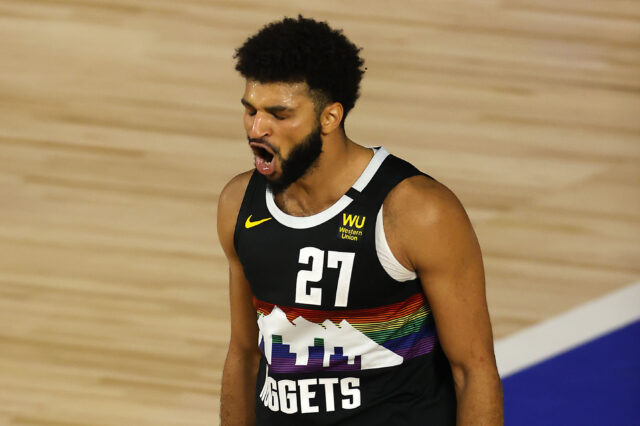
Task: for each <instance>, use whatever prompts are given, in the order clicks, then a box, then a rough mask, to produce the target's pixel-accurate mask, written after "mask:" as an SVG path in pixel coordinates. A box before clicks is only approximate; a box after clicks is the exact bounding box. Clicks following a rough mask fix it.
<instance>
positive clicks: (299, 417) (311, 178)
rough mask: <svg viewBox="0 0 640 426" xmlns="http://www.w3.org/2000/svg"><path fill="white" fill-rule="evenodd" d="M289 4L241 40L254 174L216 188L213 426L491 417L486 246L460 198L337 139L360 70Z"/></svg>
mask: <svg viewBox="0 0 640 426" xmlns="http://www.w3.org/2000/svg"><path fill="white" fill-rule="evenodd" d="M359 51H360V49H358V48H357V47H356V46H355V45H354V44H353V43H351V42H350V41H349V40H348V39H347V38H346V37H345V36H344V35H343V34H342V32H341V31H336V30H333V29H331V28H330V27H329V26H328V25H327V24H326V23H324V22H317V21H314V20H311V19H305V18H303V17H298V18H297V19H290V18H286V19H284V20H282V21H278V22H274V23H271V24H269V25H267V26H265V27H264V28H262V29H261V30H260V31H259V32H258V33H257V34H255V35H254V36H252V37H250V38H249V39H247V41H246V42H245V43H244V44H243V45H242V46H241V47H240V48H239V49H238V50H237V51H236V55H235V58H236V59H237V64H236V69H237V70H238V71H239V72H240V73H241V74H242V76H243V77H245V78H246V88H245V91H244V95H243V96H242V104H243V105H244V126H245V130H246V132H247V136H248V142H249V147H250V149H251V150H252V151H253V155H254V157H255V169H253V170H251V171H248V172H246V173H242V174H240V175H238V176H236V177H235V178H233V179H232V180H231V181H230V182H229V183H228V184H227V186H226V187H225V188H224V190H223V191H222V194H221V195H220V201H219V207H218V233H219V237H220V241H221V244H222V247H223V249H224V251H225V254H226V256H227V258H228V260H229V271H230V278H229V279H230V295H231V342H230V344H229V352H228V354H227V359H226V363H225V366H224V372H223V380H222V397H221V417H222V424H223V425H248V424H259V425H432V426H436V425H455V424H457V425H500V424H502V422H503V420H502V418H503V415H502V389H501V384H500V380H499V377H498V373H497V370H496V365H495V358H494V353H493V342H492V333H491V325H490V322H489V315H488V311H487V304H486V298H485V287H484V272H483V266H482V258H481V254H480V248H479V246H478V242H477V240H476V237H475V234H474V232H473V229H472V228H471V224H470V222H469V219H468V218H467V215H466V214H465V211H464V209H463V208H462V206H461V205H460V202H459V201H458V199H457V198H456V197H455V196H454V195H453V194H452V193H451V191H449V190H448V189H447V188H446V187H445V186H444V185H442V184H440V183H439V182H437V181H435V180H434V179H432V178H430V177H429V176H427V175H425V174H424V173H422V172H420V171H419V170H417V169H416V168H414V167H413V166H412V165H410V164H409V163H407V162H405V161H403V160H401V159H399V158H396V157H394V156H392V155H390V154H389V153H388V152H387V151H386V150H385V149H384V148H382V147H374V148H367V147H364V146H361V145H358V144H356V143H355V142H353V141H352V140H350V139H349V138H348V137H347V136H346V134H345V126H344V122H345V118H346V117H347V114H348V113H349V111H350V110H351V108H352V107H353V106H354V103H355V101H356V99H357V97H358V91H359V84H360V80H361V77H362V74H363V60H362V59H361V58H360V57H359Z"/></svg>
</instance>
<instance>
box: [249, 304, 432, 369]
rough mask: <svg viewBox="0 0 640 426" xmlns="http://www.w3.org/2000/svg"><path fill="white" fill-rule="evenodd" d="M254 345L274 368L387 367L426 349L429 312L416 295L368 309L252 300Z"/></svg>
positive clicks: (429, 341)
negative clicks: (322, 308) (255, 329)
mask: <svg viewBox="0 0 640 426" xmlns="http://www.w3.org/2000/svg"><path fill="white" fill-rule="evenodd" d="M254 304H255V305H256V308H257V310H258V327H259V337H258V344H259V346H260V350H261V351H262V352H263V354H264V356H265V359H266V361H267V363H268V364H269V366H270V370H271V371H273V372H276V373H294V372H305V373H309V372H318V371H353V370H358V371H359V370H368V369H374V368H383V367H392V366H396V365H399V364H402V363H403V362H404V361H405V360H408V359H411V358H414V357H416V356H420V355H424V354H427V353H429V352H431V351H432V350H433V348H434V345H435V344H436V335H435V326H434V324H433V319H432V317H431V312H430V310H429V308H428V306H427V305H426V302H425V300H424V297H423V296H422V295H415V296H412V297H410V298H409V299H407V300H405V301H403V302H399V303H395V304H392V305H387V306H383V307H377V308H372V309H358V310H350V311H349V310H341V311H319V310H308V309H301V308H292V307H281V306H276V305H272V304H269V303H267V302H262V301H259V300H257V299H254Z"/></svg>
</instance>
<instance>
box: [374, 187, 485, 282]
mask: <svg viewBox="0 0 640 426" xmlns="http://www.w3.org/2000/svg"><path fill="white" fill-rule="evenodd" d="M383 206H384V210H383V212H384V227H385V230H386V232H385V233H386V234H387V238H388V240H389V245H390V246H391V249H392V251H393V252H394V253H395V254H396V256H397V257H398V260H400V262H401V263H403V264H404V265H405V266H407V267H409V268H410V269H412V270H416V269H417V268H418V267H419V263H420V259H419V258H420V257H421V256H423V255H424V253H427V252H429V253H430V256H432V257H433V256H434V255H435V252H442V251H443V250H446V246H447V245H448V244H450V243H453V242H454V241H457V240H459V239H463V240H466V239H467V237H468V236H470V234H473V230H472V228H471V223H470V221H469V218H468V216H467V213H466V212H465V210H464V207H463V206H462V203H461V202H460V200H459V199H458V197H456V195H455V194H454V193H453V192H452V191H451V190H450V189H449V188H447V187H446V186H445V185H443V184H442V183H440V182H437V181H435V180H433V179H430V178H428V177H426V176H422V175H420V176H413V177H410V178H407V179H405V180H403V181H402V182H400V183H399V184H398V185H396V187H395V188H393V190H391V191H390V192H389V194H388V195H387V197H386V199H385V201H384V204H383ZM473 238H475V237H473Z"/></svg>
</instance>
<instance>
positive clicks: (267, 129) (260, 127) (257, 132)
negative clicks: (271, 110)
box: [249, 111, 271, 139]
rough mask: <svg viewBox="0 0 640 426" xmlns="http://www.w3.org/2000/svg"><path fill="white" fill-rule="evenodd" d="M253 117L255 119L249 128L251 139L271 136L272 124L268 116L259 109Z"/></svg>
mask: <svg viewBox="0 0 640 426" xmlns="http://www.w3.org/2000/svg"><path fill="white" fill-rule="evenodd" d="M251 118H252V119H253V120H252V121H251V123H250V128H249V137H250V138H251V139H260V138H263V137H265V136H271V126H270V124H269V119H268V118H267V117H265V116H264V115H263V114H262V113H261V112H260V111H258V112H256V114H255V115H254V116H253V117H251Z"/></svg>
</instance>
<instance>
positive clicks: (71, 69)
mask: <svg viewBox="0 0 640 426" xmlns="http://www.w3.org/2000/svg"><path fill="white" fill-rule="evenodd" d="M299 12H300V13H303V14H305V15H308V16H313V17H316V18H320V19H326V20H328V21H329V22H330V23H331V24H332V25H334V26H336V27H339V28H343V29H344V30H345V33H346V34H347V35H348V36H349V37H350V38H351V39H352V40H353V41H354V42H356V43H357V44H358V45H360V46H362V47H363V48H364V50H363V56H364V57H365V59H366V62H367V66H368V71H367V73H366V75H365V78H364V82H363V87H362V97H361V99H360V100H359V102H358V104H357V105H356V108H355V110H354V111H353V112H352V114H351V116H350V117H349V119H348V121H347V130H348V134H349V135H350V136H351V137H352V138H353V139H354V140H356V141H358V142H360V143H362V144H364V145H370V146H375V145H384V146H385V147H386V148H387V150H389V151H390V152H392V153H394V154H396V155H399V156H402V157H404V158H407V159H409V160H411V161H412V162H413V163H414V164H416V165H417V166H419V167H420V168H421V169H422V170H424V171H426V172H428V173H429V174H431V175H433V176H434V177H436V178H437V179H438V180H440V181H442V182H443V183H445V184H446V185H448V186H449V187H450V188H451V189H453V191H454V192H455V193H456V194H457V195H458V196H459V198H460V199H461V200H462V202H463V204H464V205H465V206H466V208H467V210H468V212H469V215H470V217H471V219H472V222H473V224H474V226H475V229H476V231H477V233H478V236H479V239H480V243H481V245H482V248H483V253H484V260H485V265H486V276H487V293H488V300H489V305H490V310H491V317H492V321H493V327H494V333H495V337H496V338H501V337H505V336H509V335H512V334H513V333H515V332H517V331H519V330H522V329H524V328H525V327H527V326H530V325H532V324H536V323H538V322H540V321H542V320H544V319H546V318H549V317H550V316H553V315H556V314H558V313H561V312H563V311H566V310H567V309H570V308H573V307H575V306H578V305H580V304H582V303H584V302H587V301H590V300H592V299H595V298H597V297H599V296H602V295H604V294H607V293H608V292H610V291H613V290H615V289H619V288H622V287H624V286H625V285H627V284H629V283H631V282H633V281H636V280H638V278H639V277H640V244H639V243H640V214H639V213H640V189H639V187H640V168H639V164H640V162H639V160H640V2H638V1H632V0H609V1H606V2H604V1H600V0H564V1H562V2H557V1H552V0H455V1H409V0H402V1H398V2H394V3H393V5H392V4H391V3H389V2H371V1H363V0H357V1H347V2H339V1H337V0H327V1H323V2H310V1H309V2H300V3H297V2H288V1H273V2H257V1H253V0H246V1H236V2H234V1H213V0H211V1H204V0H185V1H180V2H178V1H169V0H153V1H149V0H147V1H142V0H131V1H125V0H29V1H23V0H0V424H1V425H96V426H97V425H156V426H158V425H193V426H198V425H212V424H217V422H218V420H217V418H218V398H219V392H220V375H221V367H222V363H223V360H224V356H225V351H226V344H227V339H228V335H229V320H228V300H227V297H228V291H227V272H226V264H225V259H224V257H223V254H222V251H221V249H220V247H219V245H218V242H217V238H216V233H215V217H216V201H217V198H218V195H219V193H220V190H221V188H222V187H223V185H224V183H225V182H226V181H227V180H228V179H229V178H230V177H232V176H233V175H234V174H237V173H239V172H241V171H243V170H246V169H249V168H251V167H252V159H251V155H250V152H249V150H248V149H247V146H246V141H245V135H244V133H243V129H242V124H241V114H242V108H241V105H240V102H239V100H240V96H241V93H242V88H243V81H242V80H241V79H240V77H238V76H237V75H236V73H235V72H234V70H233V60H232V54H233V49H234V48H235V47H237V46H238V45H239V44H240V43H242V41H243V40H244V39H245V37H246V36H248V35H250V34H251V33H253V32H254V31H255V30H257V29H258V28H259V27H260V26H261V25H263V24H264V23H266V22H268V21H271V20H273V19H277V18H280V17H282V16H283V15H289V16H292V15H296V14H297V13H299ZM319 54H321V52H319Z"/></svg>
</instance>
